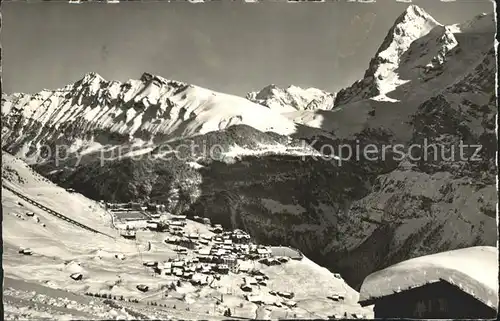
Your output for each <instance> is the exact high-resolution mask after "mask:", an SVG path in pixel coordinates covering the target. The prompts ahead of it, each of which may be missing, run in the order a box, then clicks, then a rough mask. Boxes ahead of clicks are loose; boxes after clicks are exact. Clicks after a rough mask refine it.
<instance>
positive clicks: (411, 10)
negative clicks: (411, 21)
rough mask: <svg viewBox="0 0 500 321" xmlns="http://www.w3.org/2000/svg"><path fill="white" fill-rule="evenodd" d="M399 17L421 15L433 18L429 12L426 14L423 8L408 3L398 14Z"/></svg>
mask: <svg viewBox="0 0 500 321" xmlns="http://www.w3.org/2000/svg"><path fill="white" fill-rule="evenodd" d="M400 17H401V18H412V17H422V18H430V19H433V20H434V18H432V16H431V15H430V14H428V13H427V12H426V11H425V10H424V9H422V8H420V7H419V6H417V5H415V4H411V5H409V6H408V7H407V8H406V10H405V11H403V13H402V14H401V15H400Z"/></svg>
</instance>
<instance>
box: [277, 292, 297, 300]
mask: <svg viewBox="0 0 500 321" xmlns="http://www.w3.org/2000/svg"><path fill="white" fill-rule="evenodd" d="M278 295H279V296H281V297H283V298H286V299H292V298H293V297H294V294H293V293H292V292H278Z"/></svg>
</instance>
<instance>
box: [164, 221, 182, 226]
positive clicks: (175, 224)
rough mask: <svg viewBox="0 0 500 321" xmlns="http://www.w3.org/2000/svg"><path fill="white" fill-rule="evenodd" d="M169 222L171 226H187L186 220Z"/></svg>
mask: <svg viewBox="0 0 500 321" xmlns="http://www.w3.org/2000/svg"><path fill="white" fill-rule="evenodd" d="M168 224H169V225H170V226H179V227H183V226H186V222H185V221H170V222H168Z"/></svg>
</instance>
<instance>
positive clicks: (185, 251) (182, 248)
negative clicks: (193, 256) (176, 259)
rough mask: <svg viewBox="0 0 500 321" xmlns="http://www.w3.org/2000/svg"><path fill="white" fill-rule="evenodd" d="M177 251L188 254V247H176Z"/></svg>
mask: <svg viewBox="0 0 500 321" xmlns="http://www.w3.org/2000/svg"><path fill="white" fill-rule="evenodd" d="M175 252H177V253H178V254H187V249H186V248H184V247H176V248H175Z"/></svg>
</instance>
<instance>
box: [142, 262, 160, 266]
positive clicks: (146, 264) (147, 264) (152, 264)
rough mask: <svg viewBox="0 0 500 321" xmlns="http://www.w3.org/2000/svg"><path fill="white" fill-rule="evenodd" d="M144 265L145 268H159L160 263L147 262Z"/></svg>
mask: <svg viewBox="0 0 500 321" xmlns="http://www.w3.org/2000/svg"><path fill="white" fill-rule="evenodd" d="M142 264H143V265H144V266H147V267H156V266H158V262H155V261H147V262H143V263H142Z"/></svg>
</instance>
